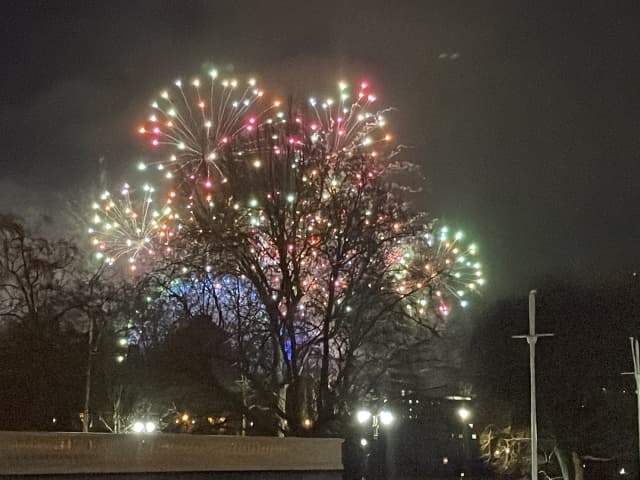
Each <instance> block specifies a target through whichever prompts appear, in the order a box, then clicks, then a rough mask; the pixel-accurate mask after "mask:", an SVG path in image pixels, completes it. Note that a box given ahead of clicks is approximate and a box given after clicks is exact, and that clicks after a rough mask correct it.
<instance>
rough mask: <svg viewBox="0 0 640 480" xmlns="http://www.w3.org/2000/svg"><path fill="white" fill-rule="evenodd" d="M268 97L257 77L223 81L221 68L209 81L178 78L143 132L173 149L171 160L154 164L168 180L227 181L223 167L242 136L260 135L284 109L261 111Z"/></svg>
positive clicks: (162, 96)
mask: <svg viewBox="0 0 640 480" xmlns="http://www.w3.org/2000/svg"><path fill="white" fill-rule="evenodd" d="M263 95H264V91H263V90H262V89H260V88H259V87H257V86H256V80H255V79H253V78H250V79H249V80H247V81H246V83H244V82H239V81H238V80H235V79H224V80H220V79H219V78H218V72H217V71H216V70H211V71H210V72H209V73H208V75H207V76H206V79H204V80H202V79H200V78H194V79H192V80H191V81H189V82H182V80H176V81H175V82H174V84H173V86H172V87H171V88H168V89H166V90H164V91H163V92H161V93H160V98H158V99H157V100H155V101H153V103H152V104H151V108H152V113H151V114H150V116H149V117H148V120H147V122H145V123H144V125H142V126H140V127H139V128H138V132H139V133H140V134H142V135H144V136H145V137H146V138H147V139H148V141H149V143H150V144H151V145H153V146H158V147H161V146H166V147H169V148H167V149H166V150H168V151H169V152H168V153H169V156H168V158H165V159H164V160H161V161H155V162H152V163H151V164H152V165H155V166H156V168H158V169H159V170H164V171H165V175H166V177H167V178H172V177H174V176H176V175H178V176H180V177H181V178H187V179H190V180H196V179H203V178H204V179H208V178H210V177H218V178H220V177H221V178H224V174H223V170H224V169H223V168H222V164H223V162H224V161H225V160H228V158H229V154H228V152H229V149H230V148H231V146H233V145H234V144H236V143H237V141H238V137H239V135H241V134H242V133H250V132H252V131H254V130H255V129H256V128H258V127H259V126H260V124H261V122H262V121H263V120H264V117H265V115H266V114H267V112H268V111H270V110H271V109H272V108H277V107H278V106H279V105H280V103H279V102H275V103H274V104H273V105H271V106H267V107H266V108H265V107H261V106H260V104H261V103H262V102H261V99H262V98H263ZM139 168H140V169H141V170H144V169H146V168H147V165H146V164H144V163H141V164H140V165H139Z"/></svg>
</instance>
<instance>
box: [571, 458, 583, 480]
mask: <svg viewBox="0 0 640 480" xmlns="http://www.w3.org/2000/svg"><path fill="white" fill-rule="evenodd" d="M571 459H572V460H573V471H574V473H575V475H574V477H573V478H574V480H584V468H583V467H582V458H580V456H579V455H578V454H577V453H576V452H571Z"/></svg>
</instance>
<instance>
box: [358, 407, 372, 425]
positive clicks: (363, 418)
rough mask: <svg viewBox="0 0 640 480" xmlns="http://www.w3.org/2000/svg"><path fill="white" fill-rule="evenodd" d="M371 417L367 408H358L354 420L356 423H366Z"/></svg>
mask: <svg viewBox="0 0 640 480" xmlns="http://www.w3.org/2000/svg"><path fill="white" fill-rule="evenodd" d="M370 418H371V412H370V411H369V410H358V412H357V413H356V420H357V421H358V423H366V422H368V421H369V419H370Z"/></svg>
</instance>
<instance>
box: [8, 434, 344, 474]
mask: <svg viewBox="0 0 640 480" xmlns="http://www.w3.org/2000/svg"><path fill="white" fill-rule="evenodd" d="M341 443H342V440H340V439H335V438H275V437H233V436H209V435H188V434H183V435H176V434H162V433H158V434H146V435H145V434H139V435H138V434H129V435H112V434H102V433H87V434H82V433H39V432H37V433H36V432H0V475H11V476H15V475H46V474H89V473H92V474H127V473H140V472H148V473H153V472H228V473H227V474H224V475H216V476H215V477H214V478H218V477H219V476H220V477H224V478H227V477H229V478H258V477H254V476H251V475H249V476H246V475H245V476H242V475H241V476H238V475H237V474H233V473H231V472H264V475H262V476H261V477H260V478H276V477H277V475H276V474H277V472H289V473H288V475H286V476H287V477H289V478H337V477H339V474H340V471H341V470H342V458H341ZM267 472H271V473H270V474H267ZM295 472H298V474H295ZM303 472H309V474H311V475H300V474H301V473H303ZM313 472H315V474H313ZM332 474H335V475H332ZM108 477H109V478H111V475H108ZM113 478H116V477H113ZM117 478H125V476H124V475H119V476H117ZM126 478H129V476H128V475H126ZM145 478H151V477H150V476H145ZM153 478H155V476H154V477H153ZM158 478H160V477H158ZM171 478H172V479H174V478H178V476H172V477H171ZM180 478H187V477H183V476H180ZM198 478H203V477H201V476H199V477H198Z"/></svg>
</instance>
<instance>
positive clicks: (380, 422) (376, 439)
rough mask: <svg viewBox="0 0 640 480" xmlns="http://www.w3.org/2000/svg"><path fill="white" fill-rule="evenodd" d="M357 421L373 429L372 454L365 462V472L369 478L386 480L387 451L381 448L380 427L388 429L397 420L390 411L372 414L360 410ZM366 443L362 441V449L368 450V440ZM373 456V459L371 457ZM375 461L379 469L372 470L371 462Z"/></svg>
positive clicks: (368, 411)
mask: <svg viewBox="0 0 640 480" xmlns="http://www.w3.org/2000/svg"><path fill="white" fill-rule="evenodd" d="M356 420H357V422H358V423H359V424H360V425H363V426H368V427H370V428H371V431H372V432H371V433H372V435H371V436H372V442H371V449H370V450H369V451H370V453H369V454H368V455H366V457H365V458H366V460H365V470H366V472H367V476H366V477H367V478H368V479H369V478H386V476H387V475H386V452H385V449H383V448H381V441H380V427H381V426H382V427H388V426H389V425H391V424H392V423H393V422H394V420H395V418H394V416H393V414H392V413H391V412H389V411H388V410H380V411H378V412H371V411H370V410H358V411H357V412H356ZM363 440H365V441H364V442H362V441H361V445H362V448H363V449H364V448H366V446H367V442H366V439H363ZM371 454H373V457H371ZM370 458H371V460H373V463H374V465H375V466H376V467H377V468H372V466H373V465H372V462H370V461H369V460H370Z"/></svg>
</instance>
